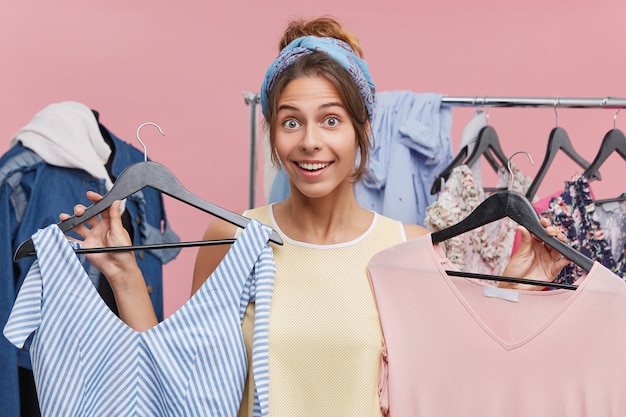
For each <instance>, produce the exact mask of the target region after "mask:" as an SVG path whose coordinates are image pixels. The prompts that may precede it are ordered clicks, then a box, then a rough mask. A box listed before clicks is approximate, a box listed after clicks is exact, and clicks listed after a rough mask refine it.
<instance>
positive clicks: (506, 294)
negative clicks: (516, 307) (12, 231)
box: [484, 285, 519, 303]
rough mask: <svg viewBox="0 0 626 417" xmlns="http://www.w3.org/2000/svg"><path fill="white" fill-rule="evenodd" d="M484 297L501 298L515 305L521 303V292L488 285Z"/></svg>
mask: <svg viewBox="0 0 626 417" xmlns="http://www.w3.org/2000/svg"><path fill="white" fill-rule="evenodd" d="M484 295H485V297H491V298H500V299H502V300H506V301H511V302H514V303H517V302H519V292H517V291H514V290H509V289H506V288H498V287H493V286H491V285H487V286H486V287H485V291H484Z"/></svg>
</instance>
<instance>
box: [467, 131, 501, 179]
mask: <svg viewBox="0 0 626 417" xmlns="http://www.w3.org/2000/svg"><path fill="white" fill-rule="evenodd" d="M490 151H491V152H492V153H493V156H495V157H496V159H497V160H498V161H499V162H500V163H501V164H502V165H498V164H497V162H494V160H493V158H491V159H490V158H487V160H488V161H490V162H489V164H490V165H491V167H492V168H493V170H494V171H496V172H498V170H499V169H500V168H502V167H503V166H506V164H507V162H508V158H507V157H506V155H505V154H504V152H503V151H502V147H501V146H500V139H498V134H497V133H496V130H495V129H494V128H493V127H491V126H490V125H487V126H485V127H483V128H482V129H481V130H480V132H479V133H478V139H477V140H476V146H475V147H474V150H473V151H472V154H471V155H470V156H469V157H468V158H467V160H466V161H465V164H466V165H468V166H470V167H471V166H472V165H474V163H475V162H476V161H478V159H479V158H480V157H481V156H483V155H484V156H485V157H487V155H489V152H490Z"/></svg>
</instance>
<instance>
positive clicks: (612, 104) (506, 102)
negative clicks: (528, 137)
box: [243, 92, 626, 208]
mask: <svg viewBox="0 0 626 417" xmlns="http://www.w3.org/2000/svg"><path fill="white" fill-rule="evenodd" d="M243 96H244V99H245V102H246V104H247V105H249V106H250V188H249V193H248V199H249V200H248V204H249V207H250V208H253V207H255V204H256V171H257V164H256V153H257V148H256V143H257V140H256V139H257V106H258V104H259V103H260V101H261V97H260V95H259V94H258V93H251V92H244V93H243ZM441 102H442V104H446V105H449V106H460V107H554V108H556V107H559V108H579V109H580V108H597V109H624V108H626V98H624V97H612V96H608V97H595V98H593V97H489V96H474V97H457V96H444V97H442V99H441ZM618 111H619V110H618Z"/></svg>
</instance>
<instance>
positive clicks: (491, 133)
mask: <svg viewBox="0 0 626 417" xmlns="http://www.w3.org/2000/svg"><path fill="white" fill-rule="evenodd" d="M467 154H468V148H467V146H464V147H463V148H461V149H460V151H459V153H458V154H457V155H456V157H455V158H454V159H453V160H452V162H450V164H448V166H447V167H446V168H445V169H444V170H443V171H441V173H440V174H439V176H437V178H436V179H435V181H434V182H433V185H432V186H431V188H430V193H431V194H436V193H438V192H439V191H441V184H442V183H443V182H444V181H445V180H447V179H448V177H449V176H450V174H451V173H452V170H453V169H454V168H456V167H457V166H459V165H467V166H469V167H471V166H472V165H474V164H475V163H476V161H478V159H480V158H481V157H485V159H486V160H487V162H489V165H491V167H492V168H493V170H494V171H496V172H498V170H499V169H500V168H501V167H503V166H506V164H507V157H506V156H505V155H504V152H503V151H502V146H501V145H500V140H499V139H498V134H497V133H496V130H495V129H494V128H493V127H491V126H490V125H486V126H484V127H483V128H482V129H481V130H480V132H479V133H478V137H477V138H476V143H475V145H474V149H473V150H472V153H471V154H470V155H469V156H468V157H467V158H465V157H466V155H467Z"/></svg>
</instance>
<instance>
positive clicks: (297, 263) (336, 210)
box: [61, 18, 569, 416]
mask: <svg viewBox="0 0 626 417" xmlns="http://www.w3.org/2000/svg"><path fill="white" fill-rule="evenodd" d="M280 49H281V53H280V55H279V57H278V58H277V59H276V60H275V61H274V62H273V63H272V65H270V67H269V69H268V71H267V73H266V76H265V80H264V82H263V86H262V90H261V104H262V109H263V114H264V117H265V123H266V127H267V129H269V138H270V144H271V148H272V158H273V160H274V162H275V163H277V164H281V165H282V166H283V167H284V169H285V171H286V172H287V174H288V175H289V179H290V187H291V193H290V196H289V197H288V198H287V199H286V200H285V201H282V202H280V203H276V204H273V205H271V206H265V207H260V208H256V209H252V210H248V211H247V212H245V213H244V214H245V215H246V216H248V217H250V218H253V219H257V220H259V221H261V222H263V223H265V224H268V225H271V226H272V227H273V228H274V229H275V230H276V231H277V232H278V233H279V234H280V235H281V237H282V238H283V240H284V245H282V246H274V247H273V249H274V259H275V263H276V276H275V282H274V291H273V295H272V305H271V312H270V320H269V323H270V324H269V340H270V342H269V369H270V371H269V372H270V390H269V412H270V415H274V416H302V415H310V416H322V415H335V416H348V415H354V416H380V415H382V411H381V407H380V399H379V395H380V393H379V378H380V375H379V373H380V372H379V370H380V361H381V357H382V330H381V326H380V322H379V318H378V314H377V310H376V305H375V303H374V299H373V296H372V292H371V289H370V286H369V282H368V277H367V263H368V261H369V259H370V258H371V257H372V256H373V255H374V254H375V253H377V252H379V251H380V250H383V249H385V248H387V247H390V246H392V245H395V244H398V243H400V242H403V241H406V240H407V239H414V238H417V237H420V236H423V235H425V234H427V233H428V232H427V230H426V229H424V228H422V227H421V226H418V225H403V224H401V223H400V222H397V221H395V220H392V219H389V218H385V217H383V216H381V215H378V214H376V213H374V212H371V211H368V210H365V209H364V208H362V207H360V206H359V205H358V203H357V202H356V199H355V196H354V193H353V185H354V183H355V182H356V181H358V179H359V178H360V177H361V176H362V175H363V174H364V171H365V164H366V162H367V160H368V156H369V154H368V153H369V149H370V142H369V141H370V134H369V133H370V132H369V130H370V122H371V120H372V113H373V109H374V102H375V87H374V83H373V81H372V79H371V77H370V74H369V71H368V67H367V63H366V62H365V61H364V60H363V59H362V53H361V50H360V47H359V44H358V41H357V40H356V38H355V37H354V36H353V35H352V34H351V33H349V32H347V31H345V30H344V29H343V28H342V27H341V26H340V25H339V24H338V23H337V22H336V21H335V20H333V19H329V18H321V19H315V20H313V21H310V22H292V23H290V24H289V26H288V28H287V30H286V31H285V33H284V35H283V38H282V39H281V42H280ZM355 167H356V169H355ZM90 198H91V199H92V200H93V201H97V200H98V199H99V198H100V197H99V196H98V195H96V194H90ZM83 211H84V207H83V206H77V207H76V209H75V214H78V215H80V214H81V213H82V212H83ZM67 217H68V215H62V216H61V219H64V218H67ZM87 223H88V224H89V225H90V227H91V231H89V230H88V229H87V228H86V227H84V226H80V227H79V228H78V229H77V231H78V232H80V234H81V235H82V236H83V237H84V238H85V242H84V246H102V245H124V244H127V243H126V242H127V237H126V236H125V233H124V231H123V228H122V227H121V223H120V221H119V205H118V204H115V205H113V206H112V208H111V209H110V210H109V212H108V213H105V215H104V216H103V218H102V220H101V221H98V220H95V219H93V220H89V221H88V222H87ZM544 226H545V227H546V230H547V232H548V233H549V234H550V235H556V234H557V231H556V228H553V227H551V226H549V224H547V223H544ZM237 233H238V230H237V229H236V227H235V226H233V225H231V224H230V223H227V222H224V221H221V220H216V221H214V222H213V223H211V224H210V225H209V227H208V228H207V230H206V232H205V235H204V239H207V240H212V239H225V238H232V237H233V236H236V235H237ZM560 239H561V240H563V239H564V237H562V236H561V237H560ZM227 251H228V247H224V246H221V245H220V246H206V247H203V248H201V249H200V250H199V252H198V256H197V259H196V265H195V270H194V279H193V288H192V292H195V291H196V290H197V289H198V288H199V287H200V286H201V285H202V284H203V283H204V282H205V281H206V279H207V277H209V276H210V275H211V273H212V271H213V270H214V269H215V268H216V266H217V265H218V264H219V263H220V262H221V260H222V258H223V256H224V255H225V253H226V252H227ZM557 258H558V259H557ZM555 259H557V260H556V261H555ZM90 260H91V261H92V262H93V263H94V264H96V265H98V266H100V267H101V268H102V270H103V271H104V273H105V275H106V276H107V278H108V279H109V281H110V283H111V286H112V288H113V290H114V293H115V296H116V301H117V304H118V306H119V311H120V315H121V317H122V319H123V320H125V321H126V323H127V324H129V325H130V326H132V327H133V328H135V329H137V330H144V329H147V328H150V327H152V326H154V325H155V324H156V318H155V316H154V313H153V312H152V311H151V310H152V308H151V305H150V303H149V299H148V297H147V291H146V290H145V284H144V280H143V279H142V277H141V275H140V271H139V269H138V268H137V266H136V264H135V262H134V258H133V257H132V255H131V254H121V253H112V254H111V253H110V254H98V255H95V254H94V255H90ZM416 262H419V260H416ZM568 262H569V261H568V260H567V259H562V258H559V254H558V253H557V252H556V251H554V250H552V249H551V248H550V247H548V246H546V245H544V244H543V243H542V242H541V241H540V240H538V239H535V238H532V237H531V235H530V233H528V232H527V231H523V244H522V248H521V249H520V250H519V251H518V252H517V253H516V255H515V257H514V258H513V259H511V261H510V263H509V265H508V266H507V268H506V269H505V271H504V272H503V274H504V275H509V276H514V277H524V278H530V279H537V280H544V281H546V280H551V279H552V278H553V277H555V276H556V275H557V274H558V272H559V271H560V270H561V269H562V268H563V266H564V265H566V264H567V263H568ZM253 316H254V305H253V304H250V305H248V309H247V311H246V316H245V318H244V321H243V323H242V327H243V332H244V337H245V338H246V344H247V345H248V346H249V345H250V343H251V341H250V339H251V334H252V331H251V323H252V318H253ZM407 325H408V323H407ZM407 330H408V329H407ZM248 349H249V348H248ZM248 354H249V355H250V350H248ZM249 362H251V361H249ZM252 384H253V378H251V377H250V374H249V377H248V384H247V387H246V389H247V393H244V399H243V402H242V406H241V409H240V412H239V415H240V416H249V415H252V402H253V394H252V393H253V391H254V390H253V389H252Z"/></svg>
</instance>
